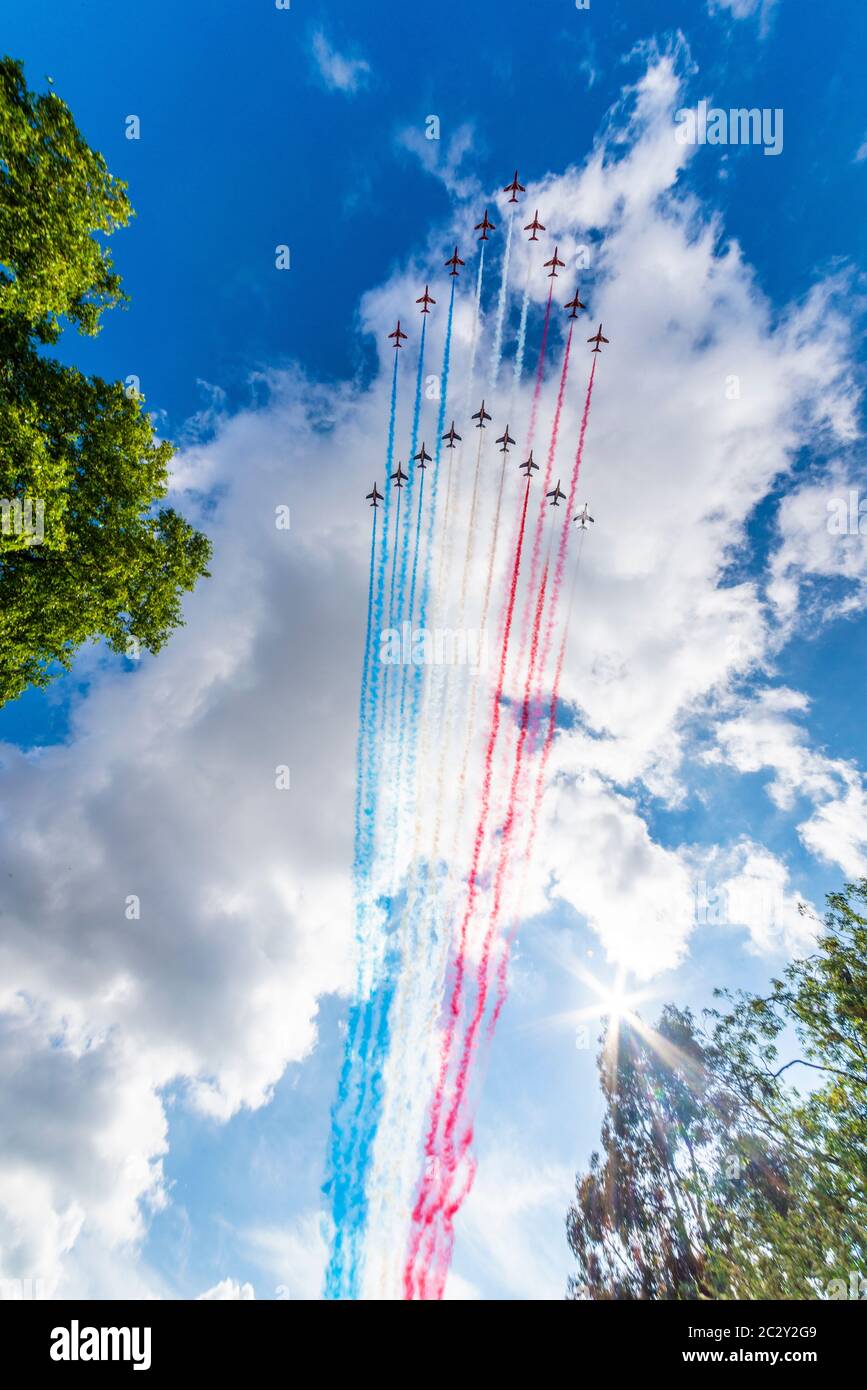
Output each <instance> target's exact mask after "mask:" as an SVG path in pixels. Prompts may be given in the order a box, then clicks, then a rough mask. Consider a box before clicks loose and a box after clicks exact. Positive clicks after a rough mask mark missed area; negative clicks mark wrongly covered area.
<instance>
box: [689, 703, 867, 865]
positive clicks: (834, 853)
mask: <svg viewBox="0 0 867 1390" xmlns="http://www.w3.org/2000/svg"><path fill="white" fill-rule="evenodd" d="M807 708H808V701H807V699H806V697H805V696H804V695H802V694H799V693H798V692H796V691H790V690H779V689H777V690H768V691H763V692H760V693H759V695H758V696H757V697H756V698H755V699H754V700H752V701H750V702H748V703H747V704H746V705H745V708H744V709H743V711H742V713H740V714H739V715H737V716H736V717H735V718H732V719H727V720H725V721H724V722H723V723H722V724H720V725H719V726H718V729H717V739H718V744H719V749H718V751H717V754H716V756H717V757H722V758H723V759H724V760H725V761H726V762H728V763H730V764H731V765H732V766H733V767H736V768H737V769H738V771H739V772H760V771H762V770H764V769H766V768H770V769H771V770H772V772H773V774H774V776H773V779H772V781H771V782H770V784H769V786H768V795H769V796H770V798H771V800H772V801H773V803H774V805H775V806H777V807H779V808H780V810H782V811H790V810H792V809H794V807H795V805H796V802H797V799H798V798H801V797H803V798H806V799H807V800H809V801H811V802H812V803H813V807H814V809H813V812H812V814H811V815H810V816H809V817H808V818H807V819H806V820H804V821H802V822H801V823H800V824H799V825H798V827H797V829H798V834H799V835H800V837H801V840H802V841H803V843H804V844H805V845H806V846H807V848H808V849H809V850H810V851H811V852H812V853H813V854H815V855H817V856H818V858H819V859H821V860H824V861H825V862H826V863H828V864H835V865H837V866H838V867H839V868H840V869H842V871H843V873H844V874H846V875H847V876H849V877H857V876H859V875H861V874H865V873H867V793H865V788H864V780H863V777H862V775H861V773H860V771H859V769H858V768H857V767H856V766H855V765H854V764H853V763H851V762H849V761H847V760H846V759H843V758H832V757H828V756H827V755H826V754H824V753H820V752H816V751H815V750H814V749H811V748H810V747H809V745H808V742H807V734H806V732H805V730H804V729H803V727H802V726H801V725H799V724H796V723H795V722H794V719H793V718H792V717H791V716H792V714H794V713H804V712H806V710H807ZM711 757H714V755H713V754H712V755H711Z"/></svg>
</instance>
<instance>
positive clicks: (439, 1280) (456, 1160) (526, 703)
mask: <svg viewBox="0 0 867 1390" xmlns="http://www.w3.org/2000/svg"><path fill="white" fill-rule="evenodd" d="M547 583H548V564H547V561H546V564H545V569H544V572H543V575H542V581H541V584H540V586H539V592H538V595H537V599H536V605H535V615H534V624H533V640H532V646H531V650H530V663H529V667H528V671H527V676H526V679H525V683H524V699H523V704H522V709H521V725H520V732H519V736H518V745H517V748H516V751H515V761H514V768H513V772H512V779H511V785H510V788H509V796H508V802H507V811H506V817H505V820H504V822H503V826H502V829H501V831H500V842H499V845H500V847H499V862H498V865H497V873H496V878H495V882H494V895H493V902H492V907H491V913H490V918H489V922H488V926H487V928H486V931H485V935H484V940H483V944H482V951H481V956H480V958H479V963H478V966H477V968H476V1003H475V1008H474V1010H473V1013H472V1017H471V1019H470V1022H469V1025H468V1027H467V1028H466V1030H465V1033H464V1042H463V1046H462V1049H461V1055H460V1059H459V1062H458V1067H457V1073H456V1076H455V1081H454V1087H453V1093H452V1100H451V1104H450V1106H449V1110H448V1114H447V1116H446V1123H445V1129H444V1133H443V1139H442V1142H441V1151H440V1164H439V1169H438V1175H439V1179H440V1191H439V1193H438V1194H437V1197H436V1199H435V1201H434V1202H433V1204H432V1205H431V1206H429V1208H428V1212H427V1221H428V1228H429V1230H430V1231H431V1235H432V1236H433V1248H434V1249H436V1248H437V1246H438V1247H439V1252H438V1257H437V1258H436V1259H431V1260H429V1262H428V1268H427V1271H424V1270H423V1271H422V1274H421V1284H422V1287H421V1289H420V1291H421V1292H422V1295H423V1296H424V1290H425V1287H426V1283H427V1278H428V1277H431V1276H432V1278H433V1296H434V1297H440V1296H441V1294H442V1286H443V1282H444V1279H445V1274H446V1269H447V1265H448V1259H449V1257H450V1254H451V1246H452V1240H453V1236H452V1225H451V1221H452V1219H453V1217H454V1214H455V1213H456V1211H457V1210H458V1208H459V1206H460V1204H461V1200H462V1199H460V1200H459V1199H453V1201H452V1203H451V1204H450V1205H448V1206H447V1205H446V1202H447V1197H448V1193H449V1189H450V1187H451V1185H452V1182H453V1180H454V1177H455V1174H456V1172H457V1170H458V1167H459V1165H460V1162H461V1160H462V1159H463V1157H464V1154H465V1153H466V1151H467V1149H468V1147H469V1143H470V1140H471V1131H469V1132H468V1134H465V1135H464V1136H463V1137H462V1142H461V1146H460V1154H459V1155H458V1156H457V1157H456V1153H455V1143H454V1131H455V1126H456V1124H457V1120H458V1116H459V1114H460V1112H461V1109H462V1107H463V1104H464V1100H465V1096H466V1090H467V1083H468V1079H469V1074H470V1065H471V1062H472V1058H473V1052H474V1048H475V1039H476V1033H477V1032H478V1028H479V1025H480V1023H481V1020H482V1018H483V1017H484V1013H485V1009H486V1007H487V996H488V988H489V985H488V972H489V968H490V956H491V947H492V944H493V941H494V939H495V935H496V929H497V923H498V920H499V913H500V904H501V898H502V888H503V881H504V877H505V866H506V864H507V862H508V856H509V846H510V842H511V837H512V831H513V828H514V824H515V814H516V808H517V789H518V783H519V780H520V773H521V763H522V758H523V751H524V743H525V740H526V735H527V727H528V723H529V712H530V695H531V688H532V678H533V673H534V669H535V662H536V657H537V654H538V644H539V631H540V627H541V619H542V613H543V610H544V606H545V593H546V589H547ZM446 1212H450V1213H451V1217H450V1218H448V1219H447V1218H446V1215H445V1213H446ZM438 1216H441V1218H442V1219H441V1225H442V1231H441V1232H439V1233H437V1232H434V1231H433V1230H432V1227H433V1223H434V1222H435V1221H436V1219H437V1217H438Z"/></svg>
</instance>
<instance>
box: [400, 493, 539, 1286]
mask: <svg viewBox="0 0 867 1390" xmlns="http://www.w3.org/2000/svg"><path fill="white" fill-rule="evenodd" d="M529 497H530V479H529V478H528V479H527V486H526V488H525V489H524V505H523V507H522V509H521V521H520V525H519V528H518V538H517V543H516V545H515V558H514V560H513V561H512V577H511V582H510V584H509V598H508V604H507V608H506V616H505V622H504V626H503V640H502V645H501V650H500V664H499V670H498V673H497V685H496V689H495V691H494V700H493V707H492V711H491V727H490V732H489V734H488V742H487V747H486V749H485V763H484V767H485V775H484V780H483V783H482V796H481V808H480V811H479V819H478V823H477V825H476V833H475V836H474V839H473V856H472V862H471V867H470V875H469V879H468V881H467V903H466V907H465V909H464V915H463V918H462V920H461V928H460V941H459V947H458V954H457V960H456V962H455V978H454V984H453V986H452V994H451V999H450V1001H449V1022H448V1027H447V1029H446V1035H445V1038H444V1040H443V1046H442V1051H441V1055H440V1066H439V1075H438V1078H437V1086H436V1091H435V1093H434V1098H433V1103H432V1105H431V1120H430V1126H429V1129H428V1136H427V1141H426V1143H425V1154H426V1157H427V1158H428V1160H434V1159H435V1158H436V1138H437V1133H438V1130H439V1120H440V1114H441V1112H442V1106H443V1100H444V1097H445V1087H446V1081H447V1077H448V1069H449V1062H450V1059H451V1050H452V1043H453V1041H454V1034H455V1029H456V1027H457V1023H458V1020H459V1018H460V1013H461V1005H462V999H463V984H464V973H465V970H466V943H467V928H468V926H469V922H470V919H471V917H472V914H473V909H474V907H475V903H476V894H477V891H478V875H479V861H480V859H481V853H482V844H483V842H484V838H485V830H486V827H487V822H488V815H489V812H490V795H491V779H492V776H493V767H494V749H495V747H496V743H497V735H498V733H499V729H500V706H501V703H502V698H503V686H504V684H505V679H506V663H507V660H508V654H509V637H510V634H511V630H512V616H513V614H514V611H515V596H516V594H517V591H518V575H519V573H520V569H521V550H522V548H523V544H524V528H525V525H526V520H527V503H528V501H529ZM434 1180H435V1179H434V1177H433V1176H432V1175H431V1174H430V1173H429V1172H426V1173H425V1177H424V1179H423V1180H422V1184H421V1191H420V1193H419V1197H418V1201H417V1202H416V1205H415V1207H414V1209H413V1214H412V1221H413V1228H414V1229H413V1232H412V1234H411V1236H410V1241H409V1252H408V1255H407V1260H406V1265H405V1267H404V1295H405V1297H406V1298H412V1296H413V1273H414V1265H415V1260H416V1257H417V1256H418V1253H419V1247H420V1245H421V1241H422V1237H423V1236H424V1232H425V1228H426V1227H427V1226H429V1225H430V1221H429V1220H428V1219H427V1216H426V1213H425V1207H426V1204H427V1200H428V1197H429V1196H430V1194H431V1189H432V1187H433V1185H434Z"/></svg>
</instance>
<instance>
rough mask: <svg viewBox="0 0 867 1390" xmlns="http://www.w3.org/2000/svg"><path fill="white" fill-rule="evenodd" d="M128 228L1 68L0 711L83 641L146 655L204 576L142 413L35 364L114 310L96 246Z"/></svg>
mask: <svg viewBox="0 0 867 1390" xmlns="http://www.w3.org/2000/svg"><path fill="white" fill-rule="evenodd" d="M130 215H131V208H130V205H129V202H128V199H127V195H126V188H125V186H124V184H123V183H122V182H120V181H119V180H118V179H115V178H113V177H112V175H111V174H110V173H109V172H108V170H107V168H106V165H105V162H104V160H103V158H102V156H101V155H99V154H98V153H96V152H95V151H93V150H91V149H90V148H89V146H88V145H87V143H86V141H85V140H84V138H83V137H82V135H81V134H80V132H79V131H78V129H77V127H76V125H75V122H74V120H73V118H72V115H71V113H70V112H69V110H68V108H67V107H66V106H65V104H64V103H63V102H62V101H61V100H60V98H59V97H58V96H57V95H55V93H53V92H49V93H47V94H44V95H39V94H34V93H32V92H30V91H29V90H28V88H27V85H26V83H25V80H24V74H23V70H22V67H21V65H20V64H19V63H17V62H14V61H13V60H12V59H9V58H6V59H3V60H2V61H0V703H3V702H5V701H7V700H9V699H12V698H14V697H15V696H17V695H18V694H20V693H21V691H22V690H24V689H25V688H26V687H27V686H28V685H30V684H36V685H46V684H48V683H49V681H50V680H51V679H53V677H54V675H55V674H57V672H58V669H62V668H64V667H66V668H68V667H69V666H70V665H71V662H72V659H73V657H74V654H75V652H76V650H77V649H78V648H79V647H80V646H81V644H82V643H83V642H86V641H87V640H89V639H94V640H95V639H98V638H100V637H103V638H105V639H106V640H107V641H108V643H109V645H110V646H111V647H112V648H113V649H114V650H116V651H119V652H124V651H127V650H129V643H130V639H134V640H135V642H136V643H137V644H138V645H139V647H140V648H144V649H147V650H150V651H152V652H156V651H159V649H160V647H161V646H162V645H163V644H164V643H165V641H166V640H167V638H168V636H169V634H170V632H171V631H172V629H173V628H175V627H177V626H178V625H179V624H180V623H181V621H182V618H181V597H182V594H183V593H184V592H185V591H188V590H191V589H192V588H193V587H194V585H195V583H196V580H197V579H198V578H199V577H200V576H201V575H204V574H207V569H206V566H207V562H208V557H209V554H210V546H209V543H208V541H207V539H206V538H205V536H203V535H202V534H201V533H199V532H197V531H196V530H195V529H194V528H193V527H192V526H190V525H189V523H188V522H186V521H185V520H184V519H183V518H182V517H181V516H180V515H179V514H178V513H177V512H176V511H174V510H173V509H172V508H170V507H166V506H160V505H159V503H160V501H161V499H163V498H164V497H165V495H166V493H167V491H168V465H169V461H170V459H171V457H172V453H173V450H172V447H171V445H170V444H169V443H168V442H166V441H158V440H157V439H156V438H155V437H154V431H153V425H152V422H151V419H150V417H149V415H148V414H147V413H146V412H145V410H144V406H143V402H142V400H141V398H140V397H137V396H135V395H132V394H128V393H127V392H126V391H125V390H124V387H123V386H122V384H121V383H119V382H116V383H109V382H106V381H103V380H101V379H100V378H99V377H87V376H84V375H83V374H82V373H81V372H80V371H78V370H77V369H76V368H75V367H71V366H66V365H63V364H61V363H59V362H57V361H56V360H53V359H52V358H51V357H50V356H49V355H48V354H47V352H46V348H48V347H50V345H52V344H53V343H56V342H57V340H58V338H59V337H60V334H61V332H62V330H63V327H64V325H66V324H69V325H72V326H73V327H74V328H75V329H77V331H78V332H80V333H85V334H91V335H92V334H95V333H97V332H98V331H99V327H100V318H101V315H102V314H103V312H104V311H105V310H106V309H109V308H113V307H116V306H118V305H121V304H123V303H124V302H125V300H126V296H125V295H124V293H123V291H122V289H121V284H120V279H119V277H118V275H117V274H116V273H115V271H114V269H113V266H112V260H111V256H110V254H109V251H108V248H107V246H106V245H105V240H104V239H105V238H106V237H107V236H109V235H110V234H111V233H112V232H114V231H115V230H116V229H117V228H118V227H122V226H124V225H125V224H126V223H127V221H128V220H129V217H130Z"/></svg>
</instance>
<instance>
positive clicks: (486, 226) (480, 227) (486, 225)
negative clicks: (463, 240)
mask: <svg viewBox="0 0 867 1390" xmlns="http://www.w3.org/2000/svg"><path fill="white" fill-rule="evenodd" d="M496 230H497V225H496V223H495V222H491V221H489V220H488V209H487V208H485V215H484V217H483V218H482V220H481V222H477V223H476V225H475V227H474V228H473V231H474V232H481V234H482V235H481V236H480V237H479V241H489V240H490V237H489V236H488V232H495V231H496ZM457 249H458V248H457V247H455V250H457Z"/></svg>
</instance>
